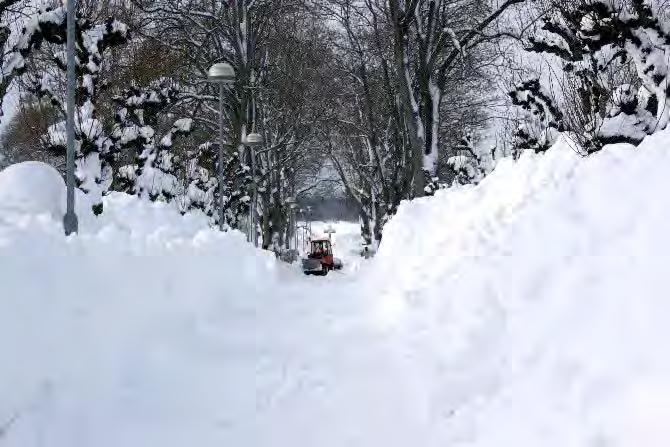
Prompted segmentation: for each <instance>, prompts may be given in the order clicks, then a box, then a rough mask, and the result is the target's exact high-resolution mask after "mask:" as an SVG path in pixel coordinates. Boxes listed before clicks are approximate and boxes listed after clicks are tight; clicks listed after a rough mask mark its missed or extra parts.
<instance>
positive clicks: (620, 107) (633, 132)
mask: <svg viewBox="0 0 670 447" xmlns="http://www.w3.org/2000/svg"><path fill="white" fill-rule="evenodd" d="M650 98H654V97H653V96H650V95H649V94H648V93H647V90H646V89H645V88H644V87H642V88H640V89H639V90H638V89H636V88H635V87H633V86H632V85H630V84H624V85H621V86H619V88H617V89H616V91H615V92H614V95H613V98H612V104H611V107H610V110H609V112H608V114H607V116H606V117H605V118H604V119H603V122H602V125H601V127H600V129H599V134H600V136H601V139H602V141H603V142H604V143H605V144H613V143H632V144H639V143H640V142H642V140H643V139H644V137H646V136H647V135H648V134H650V133H651V132H652V131H653V129H654V127H655V126H656V119H655V116H654V114H653V113H651V112H650V111H649V109H648V108H649V104H650Z"/></svg>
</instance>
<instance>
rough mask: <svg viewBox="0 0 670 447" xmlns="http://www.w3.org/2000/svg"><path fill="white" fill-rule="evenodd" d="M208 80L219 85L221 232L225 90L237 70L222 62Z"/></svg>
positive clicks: (220, 215) (221, 223)
mask: <svg viewBox="0 0 670 447" xmlns="http://www.w3.org/2000/svg"><path fill="white" fill-rule="evenodd" d="M207 80H208V81H209V82H211V83H214V84H219V172H218V178H219V228H220V229H221V231H223V230H224V227H225V219H224V206H225V203H224V197H223V181H224V178H223V177H224V176H223V174H224V164H225V152H224V148H223V146H224V144H223V141H224V130H223V101H224V88H225V87H226V86H228V85H231V84H234V83H235V69H234V68H233V66H232V65H230V64H229V63H227V62H220V63H217V64H214V65H212V67H211V68H210V69H209V72H208V73H207Z"/></svg>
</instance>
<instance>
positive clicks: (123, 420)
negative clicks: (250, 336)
mask: <svg viewBox="0 0 670 447" xmlns="http://www.w3.org/2000/svg"><path fill="white" fill-rule="evenodd" d="M17 170H20V171H26V170H28V171H29V172H28V173H29V174H32V176H31V177H32V178H33V182H32V183H34V184H35V186H36V187H37V186H39V184H48V185H52V184H55V183H57V182H52V178H50V177H49V174H51V173H50V172H46V174H45V175H44V177H45V178H46V180H45V181H44V182H42V181H41V180H39V179H38V178H37V177H36V176H35V175H34V174H39V173H40V172H42V173H44V171H43V170H41V168H40V167H39V166H37V169H35V166H27V167H26V166H24V167H22V168H20V169H17ZM24 173H25V172H24ZM2 178H4V179H5V183H3V184H4V185H5V186H6V185H7V182H9V180H7V178H8V176H7V175H4V174H3V177H2ZM30 183H31V182H30V181H25V180H22V181H18V182H15V183H14V184H13V185H9V189H10V190H11V191H16V190H25V185H26V184H30ZM17 185H18V186H19V187H16V186H17ZM2 192H3V194H5V195H6V193H7V191H5V190H2ZM59 198H60V195H59V193H58V191H54V195H53V197H49V199H50V200H45V201H43V204H44V205H48V206H47V208H48V209H51V208H52V209H51V211H52V212H53V213H55V214H56V217H58V214H60V211H61V209H60V208H58V207H57V206H53V207H51V208H49V206H51V205H52V204H53V203H56V204H57V203H58V200H57V199H59ZM51 199H53V200H51ZM24 211H25V210H19V211H18V212H14V211H12V210H9V209H8V208H6V209H4V210H3V211H2V214H0V217H1V218H2V219H0V356H1V357H2V358H3V359H5V360H3V361H2V367H1V368H0V444H2V445H9V446H46V445H49V446H59V447H60V446H66V445H71V444H72V443H73V442H75V443H76V442H79V441H81V442H82V443H84V444H87V445H98V446H105V445H108V446H121V445H123V446H135V445H136V446H141V445H164V446H168V445H173V446H182V445H187V444H189V442H187V441H193V442H195V443H196V444H197V445H201V446H204V445H216V443H217V442H219V439H220V438H219V437H216V436H215V435H213V434H212V433H214V434H216V433H219V432H220V430H221V424H224V419H226V417H228V416H226V414H225V411H222V408H223V409H225V407H226V406H228V405H231V400H233V399H235V397H234V395H233V394H232V391H231V390H234V389H235V388H237V389H238V390H239V393H243V392H244V390H245V389H246V388H245V386H246V385H245V382H244V380H242V379H240V378H238V377H237V375H238V374H239V375H240V377H241V378H246V379H247V380H248V379H249V378H251V380H253V377H254V371H253V369H250V368H249V367H248V365H247V367H246V368H245V366H240V367H239V368H237V367H232V366H230V367H229V366H228V363H229V362H230V361H232V360H231V356H232V358H234V357H235V355H236V354H235V353H234V352H232V351H233V350H234V349H236V348H235V346H236V342H235V339H234V336H235V335H238V336H240V335H242V334H245V331H246V330H248V329H249V328H248V327H245V323H246V322H248V321H253V316H254V315H256V314H257V313H258V312H259V311H260V309H262V308H263V307H264V306H266V305H267V303H268V301H271V300H272V299H273V296H272V295H268V294H267V293H266V291H267V290H272V289H273V288H276V286H275V284H276V281H277V275H278V272H279V271H280V269H278V268H277V265H276V262H275V259H274V256H272V255H270V254H267V253H265V252H261V251H258V250H255V249H254V248H253V247H251V246H250V245H249V244H247V243H246V241H245V239H244V236H243V235H242V234H240V233H237V232H229V233H225V234H223V233H220V232H217V231H214V230H211V229H209V228H208V226H207V220H206V217H204V216H202V215H197V214H196V215H189V216H184V217H182V216H180V215H179V213H178V212H177V211H176V210H175V209H174V208H173V207H171V206H169V205H161V204H152V203H148V202H143V201H140V200H139V199H137V198H135V197H131V196H127V195H123V194H116V195H113V196H111V197H108V198H107V199H106V200H105V213H104V214H103V215H102V216H100V217H99V218H97V219H95V220H94V221H93V222H89V223H88V224H85V225H83V226H82V231H81V233H80V235H79V236H77V237H71V238H65V237H64V236H63V230H62V223H61V221H60V218H57V219H54V218H53V216H51V215H50V214H48V213H43V212H38V213H33V214H30V213H25V212H24ZM37 211H43V210H39V209H38V210H37ZM249 297H254V299H253V300H250V299H249ZM249 326H251V324H250V325H249ZM268 326H269V325H268ZM222 334H226V335H228V334H230V336H229V337H223V335H222ZM242 338H244V337H242ZM244 339H245V340H247V339H246V338H244ZM212 340H216V341H217V342H219V343H218V344H217V343H214V342H212ZM248 342H249V343H251V344H253V340H249V341H248ZM226 344H228V345H230V346H233V348H229V349H227V348H226ZM242 351H244V349H242ZM250 352H253V348H252V351H250ZM238 363H239V364H240V365H242V364H243V363H244V362H243V361H240V362H236V365H237V364H238ZM240 380H242V382H240ZM220 383H227V386H226V387H225V389H219V390H218V391H217V384H220ZM238 401H239V399H238ZM232 407H233V408H234V409H235V410H236V411H239V410H240V408H239V405H232ZM187 437H188V439H187ZM77 440H79V441H77ZM198 441H200V442H198Z"/></svg>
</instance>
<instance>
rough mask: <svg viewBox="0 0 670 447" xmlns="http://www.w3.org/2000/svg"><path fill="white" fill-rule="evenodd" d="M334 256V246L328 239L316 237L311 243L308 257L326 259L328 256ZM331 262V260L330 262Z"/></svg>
mask: <svg viewBox="0 0 670 447" xmlns="http://www.w3.org/2000/svg"><path fill="white" fill-rule="evenodd" d="M329 256H330V257H331V258H332V256H333V247H332V246H331V244H330V241H329V240H328V239H316V240H313V241H312V243H311V244H310V250H309V254H308V255H307V257H308V258H311V259H324V258H327V257H329ZM328 263H330V262H328Z"/></svg>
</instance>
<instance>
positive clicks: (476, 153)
mask: <svg viewBox="0 0 670 447" xmlns="http://www.w3.org/2000/svg"><path fill="white" fill-rule="evenodd" d="M499 158H500V154H499V152H498V150H497V148H496V147H495V146H494V147H491V148H489V149H483V148H482V147H481V146H477V145H475V143H474V141H473V136H472V134H470V133H468V134H466V135H464V136H463V138H462V139H461V141H460V142H459V144H458V145H457V146H456V148H455V155H453V156H451V157H449V158H448V159H447V165H448V166H449V167H451V169H453V170H454V172H455V173H456V176H455V177H454V184H458V185H467V184H470V183H474V184H477V183H479V182H481V181H482V180H483V179H484V177H486V176H487V175H488V174H490V173H491V172H492V171H493V169H494V168H495V165H496V163H497V161H498V159H499Z"/></svg>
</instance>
